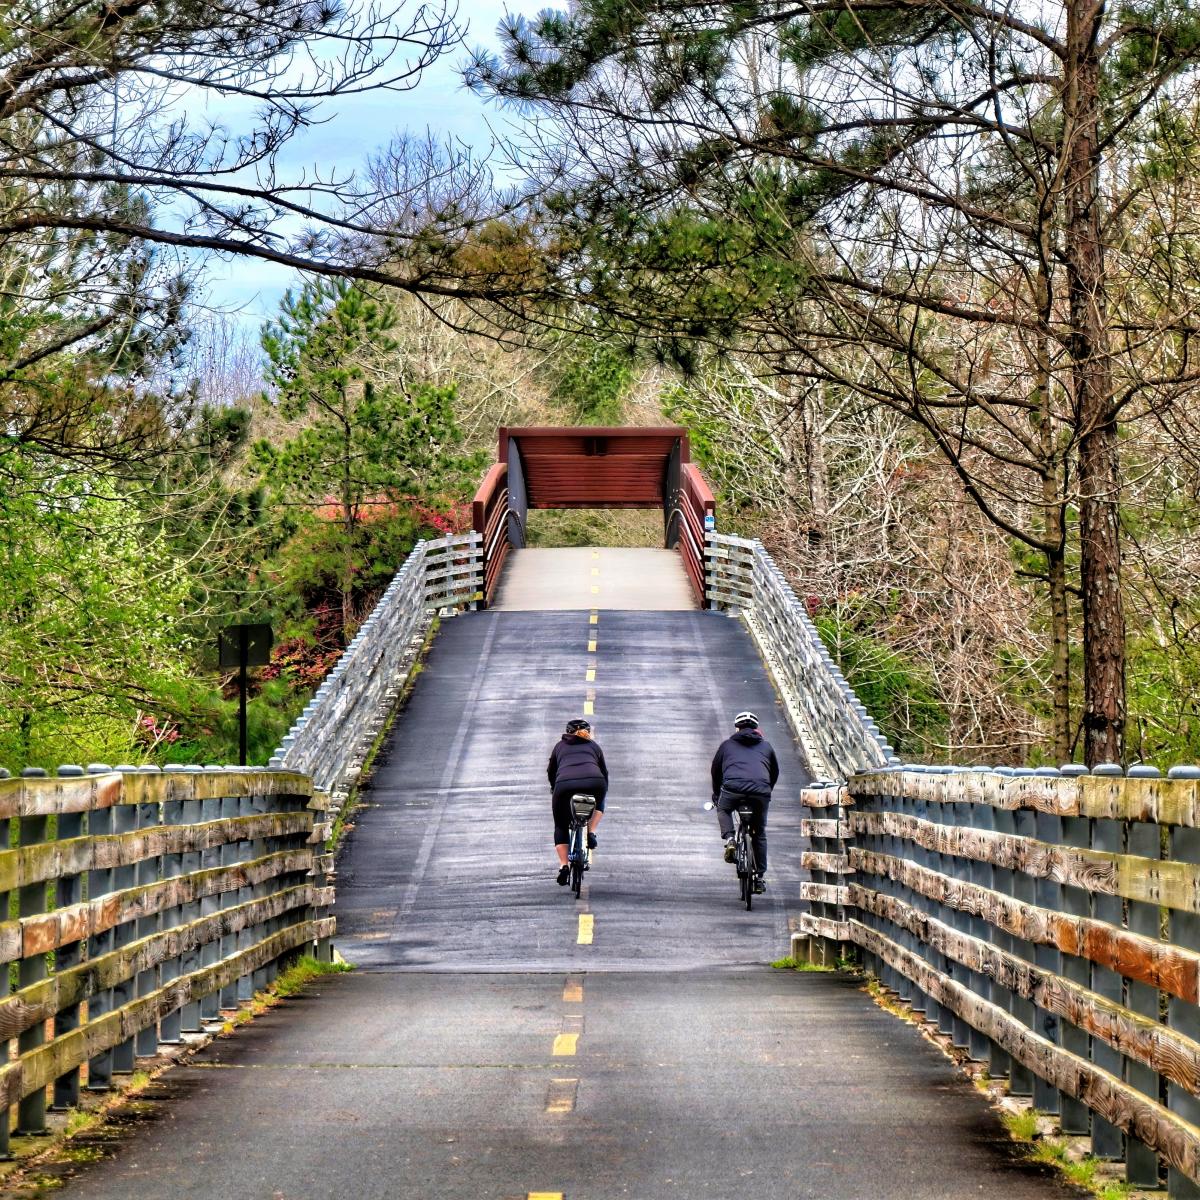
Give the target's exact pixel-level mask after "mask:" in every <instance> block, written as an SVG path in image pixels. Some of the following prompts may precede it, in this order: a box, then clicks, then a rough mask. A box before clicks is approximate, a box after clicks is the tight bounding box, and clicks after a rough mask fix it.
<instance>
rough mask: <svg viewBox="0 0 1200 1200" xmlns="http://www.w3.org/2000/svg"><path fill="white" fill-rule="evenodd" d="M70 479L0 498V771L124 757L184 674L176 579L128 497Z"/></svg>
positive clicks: (159, 540)
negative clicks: (146, 717)
mask: <svg viewBox="0 0 1200 1200" xmlns="http://www.w3.org/2000/svg"><path fill="white" fill-rule="evenodd" d="M14 465H15V459H12V458H10V463H9V466H10V469H11V468H12V467H13V466H14ZM78 482H79V481H77V480H75V479H72V478H63V479H61V480H60V481H58V482H56V483H54V484H47V483H45V482H38V484H37V486H36V488H35V489H34V490H30V491H22V490H21V489H20V488H19V487H18V488H17V489H15V490H8V491H6V492H4V493H2V494H0V664H2V665H0V763H4V764H5V765H10V764H11V765H12V766H17V767H20V766H25V765H39V766H41V765H49V766H55V765H57V764H58V763H60V762H79V761H87V760H88V759H94V758H97V757H103V756H109V755H114V756H115V755H118V754H121V752H122V751H128V750H129V749H130V748H131V743H133V744H136V743H135V733H136V729H137V724H138V720H139V718H140V717H141V716H142V715H143V714H144V713H145V712H147V711H152V710H153V709H154V708H155V707H156V706H157V704H158V702H159V699H160V697H161V695H162V692H163V690H164V688H165V687H167V686H169V685H170V684H171V683H172V682H175V681H178V680H179V679H180V678H182V675H183V665H182V657H183V655H184V654H185V653H186V651H187V649H188V641H187V637H186V632H185V629H184V625H183V621H182V619H181V613H182V611H183V608H184V603H185V598H186V596H187V592H188V584H187V579H186V577H185V572H184V571H183V569H182V567H181V565H180V564H179V563H178V562H176V561H175V560H174V559H173V557H172V556H171V554H170V553H169V550H168V547H167V546H166V543H165V540H164V539H163V537H162V536H161V535H159V534H155V533H153V532H148V531H147V530H146V528H145V526H144V525H143V523H142V521H141V520H140V519H139V515H138V513H137V511H136V509H135V507H134V506H133V505H132V504H131V503H130V502H129V501H128V500H127V499H126V498H125V497H122V496H119V495H118V496H113V497H108V496H102V495H90V496H89V495H81V494H80V488H79V486H78Z"/></svg>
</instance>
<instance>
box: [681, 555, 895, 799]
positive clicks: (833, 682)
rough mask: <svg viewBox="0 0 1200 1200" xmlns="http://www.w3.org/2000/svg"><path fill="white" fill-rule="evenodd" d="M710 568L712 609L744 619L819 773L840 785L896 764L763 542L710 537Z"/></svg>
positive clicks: (708, 588) (708, 586)
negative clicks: (861, 772)
mask: <svg viewBox="0 0 1200 1200" xmlns="http://www.w3.org/2000/svg"><path fill="white" fill-rule="evenodd" d="M705 563H706V567H707V572H706V588H705V590H706V594H707V596H708V601H709V604H710V606H711V607H712V608H718V609H725V610H726V611H729V612H732V613H736V614H739V615H741V616H742V618H743V619H744V620H745V622H746V624H747V626H748V627H749V629H750V632H751V634H752V635H753V637H754V640H755V641H756V642H757V643H758V649H759V653H760V654H761V655H762V658H763V661H764V662H765V663H766V665H767V667H768V669H769V670H770V672H771V674H772V676H773V677H774V679H775V684H776V687H778V689H779V692H780V695H781V696H782V698H783V701H784V707H785V709H786V710H787V713H788V718H789V720H790V721H791V724H792V727H793V731H794V732H795V734H796V737H797V738H798V740H799V741H800V744H801V745H802V746H803V747H804V752H805V757H806V758H807V759H808V763H809V766H810V767H811V769H812V771H813V772H814V774H816V775H819V776H824V777H826V778H828V779H831V780H837V781H839V782H840V781H842V780H844V779H846V778H848V777H849V776H850V775H853V774H854V773H856V772H858V771H864V770H872V769H874V768H877V767H882V766H884V765H885V764H887V763H898V762H899V759H897V758H896V757H895V756H894V755H893V754H892V748H891V747H890V746H889V745H888V743H887V741H886V740H885V738H884V737H883V734H882V733H881V732H880V729H879V726H878V725H876V724H875V722H874V721H873V720H872V719H871V717H870V714H869V713H868V712H867V710H866V708H865V707H864V705H863V704H862V703H861V701H860V700H859V699H858V697H857V696H856V695H855V694H854V689H853V688H851V686H850V685H849V683H847V682H846V679H845V677H844V676H843V675H842V673H841V671H840V670H839V669H838V667H837V664H836V663H835V662H834V661H833V657H832V656H831V655H830V653H829V651H828V650H827V649H826V647H825V644H824V643H823V642H822V641H821V635H820V633H819V632H818V631H817V627H816V625H814V624H813V621H812V619H811V618H810V617H809V615H808V611H807V609H806V608H805V607H804V604H803V603H802V602H801V600H800V598H799V597H798V596H797V595H796V593H795V592H794V591H793V590H792V587H791V585H790V584H789V583H788V582H787V580H786V579H785V578H784V576H783V572H782V571H781V570H780V569H779V567H778V566H777V565H776V563H775V561H774V559H772V558H771V556H770V555H769V554H768V553H767V551H766V550H765V549H764V547H763V544H762V543H761V542H759V541H751V540H750V539H748V538H739V537H733V536H731V535H729V534H724V533H714V532H709V533H708V534H707V536H706V539H705Z"/></svg>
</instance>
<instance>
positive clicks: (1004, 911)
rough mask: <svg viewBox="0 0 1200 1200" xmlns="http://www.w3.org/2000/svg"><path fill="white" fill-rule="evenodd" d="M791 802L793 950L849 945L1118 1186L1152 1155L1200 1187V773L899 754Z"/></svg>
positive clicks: (1140, 1174)
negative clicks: (796, 864) (895, 766)
mask: <svg viewBox="0 0 1200 1200" xmlns="http://www.w3.org/2000/svg"><path fill="white" fill-rule="evenodd" d="M1081 772H1082V773H1081ZM803 802H804V803H805V804H806V805H807V806H808V811H809V813H810V814H811V816H810V817H809V818H808V819H807V820H806V822H805V833H806V834H807V835H808V836H810V837H811V838H812V839H813V843H812V844H813V849H812V850H811V851H810V852H808V853H807V854H806V855H805V856H804V865H805V866H806V867H808V868H809V870H810V871H811V873H812V879H811V882H806V883H805V884H803V885H802V889H803V895H804V897H805V898H806V899H808V900H809V901H810V902H811V907H812V911H811V912H810V913H808V914H806V915H805V916H804V917H802V919H801V923H802V924H801V927H802V933H801V934H799V935H798V936H797V942H796V946H795V950H796V952H797V953H798V954H801V955H804V954H809V955H815V956H818V957H821V956H826V957H827V956H830V955H832V954H833V953H835V952H836V950H835V947H838V946H839V945H840V946H841V947H842V948H848V947H856V948H857V949H858V951H859V952H860V953H861V954H862V956H863V959H864V964H865V966H866V968H867V970H868V971H870V972H871V973H872V974H874V975H876V976H877V977H878V978H879V979H880V981H881V982H882V983H883V984H884V985H885V986H886V987H888V988H890V989H892V990H894V991H895V992H897V993H898V994H899V996H900V998H901V999H902V1000H905V1001H907V1002H908V1003H909V1004H910V1005H911V1006H912V1007H913V1008H914V1009H915V1010H917V1011H918V1012H922V1013H924V1014H925V1017H926V1019H927V1020H930V1021H936V1022H937V1023H938V1025H939V1027H940V1028H941V1030H942V1031H943V1032H944V1033H946V1034H949V1035H950V1036H951V1037H952V1038H953V1040H954V1042H955V1043H956V1044H957V1045H959V1046H962V1047H964V1048H965V1049H966V1050H967V1052H968V1053H969V1055H970V1056H971V1057H972V1058H974V1059H976V1060H979V1061H982V1062H986V1063H987V1064H988V1069H989V1071H990V1073H991V1074H992V1075H993V1076H994V1077H996V1076H1001V1075H1006V1076H1007V1077H1008V1079H1009V1087H1010V1091H1011V1092H1012V1093H1014V1094H1016V1095H1029V1096H1031V1097H1032V1101H1033V1103H1034V1105H1035V1107H1037V1108H1039V1109H1041V1110H1043V1111H1046V1112H1050V1113H1057V1114H1058V1115H1059V1119H1060V1121H1061V1124H1062V1128H1063V1130H1064V1131H1065V1132H1067V1133H1072V1134H1090V1135H1091V1138H1092V1143H1093V1150H1094V1152H1095V1153H1096V1154H1097V1155H1098V1156H1100V1157H1105V1158H1120V1157H1121V1156H1122V1155H1124V1158H1125V1163H1126V1173H1127V1177H1128V1180H1129V1182H1130V1183H1132V1184H1134V1185H1137V1186H1151V1187H1152V1186H1155V1185H1156V1184H1157V1181H1158V1177H1159V1159H1160V1158H1161V1160H1162V1161H1163V1163H1165V1164H1166V1166H1167V1167H1168V1168H1169V1170H1168V1192H1169V1195H1170V1196H1171V1197H1173V1198H1174V1197H1194V1196H1197V1195H1200V1186H1198V1185H1200V1007H1198V1005H1200V769H1197V768H1194V767H1188V768H1176V769H1175V770H1173V771H1172V772H1170V773H1169V777H1168V778H1166V779H1162V778H1159V777H1158V773H1157V772H1156V771H1154V770H1153V769H1151V768H1135V769H1134V770H1133V771H1131V773H1130V775H1129V776H1124V775H1122V773H1121V771H1120V768H1118V767H1098V768H1096V770H1095V771H1094V772H1093V773H1092V774H1088V773H1086V772H1085V771H1083V768H1064V770H1063V771H1062V772H1060V771H1057V770H1053V769H1043V770H1038V771H1032V770H1012V769H1007V770H990V769H982V768H981V769H978V770H974V771H971V770H954V769H952V768H925V769H913V768H906V769H904V770H892V771H885V772H878V773H872V774H863V775H859V776H857V777H855V778H854V779H852V780H851V781H850V783H849V786H848V787H847V788H838V787H828V788H821V789H812V790H809V791H806V792H805V793H804V796H803Z"/></svg>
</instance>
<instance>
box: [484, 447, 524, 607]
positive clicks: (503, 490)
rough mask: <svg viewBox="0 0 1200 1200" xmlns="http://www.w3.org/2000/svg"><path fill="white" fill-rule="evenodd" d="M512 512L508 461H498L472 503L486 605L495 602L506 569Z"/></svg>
mask: <svg viewBox="0 0 1200 1200" xmlns="http://www.w3.org/2000/svg"><path fill="white" fill-rule="evenodd" d="M523 492H524V481H522V493H523ZM510 515H511V514H510V509H509V504H508V464H507V463H496V464H494V465H493V466H492V467H490V468H489V469H488V473H487V474H486V475H485V476H484V477H483V482H482V483H481V484H480V485H479V490H478V491H477V492H476V493H475V499H474V500H473V501H472V503H471V518H472V524H473V525H474V527H475V532H476V533H477V534H478V535H479V538H480V544H481V545H482V547H483V602H484V604H491V602H492V597H493V596H494V595H495V594H496V585H497V584H498V583H499V582H500V572H501V571H502V570H504V560H505V559H506V558H507V557H508V552H509V550H510V549H511V548H512V542H511V539H510V538H509V524H510ZM523 536H524V531H523V530H522V537H523Z"/></svg>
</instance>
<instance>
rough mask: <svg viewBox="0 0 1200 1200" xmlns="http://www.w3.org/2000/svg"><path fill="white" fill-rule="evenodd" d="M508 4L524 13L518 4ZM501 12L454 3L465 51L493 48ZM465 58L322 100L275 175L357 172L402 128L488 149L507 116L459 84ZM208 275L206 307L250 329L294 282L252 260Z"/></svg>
mask: <svg viewBox="0 0 1200 1200" xmlns="http://www.w3.org/2000/svg"><path fill="white" fill-rule="evenodd" d="M508 7H509V8H510V9H511V10H513V11H518V12H519V11H521V9H522V5H521V4H520V3H514V4H510V5H509V6H508ZM505 10H506V6H505V4H504V3H503V2H502V0H460V3H459V6H458V19H459V23H460V24H462V25H466V26H467V35H466V44H467V46H469V47H472V48H474V47H476V46H487V47H492V48H494V47H495V45H496V37H495V31H496V26H497V25H498V23H499V21H500V19H501V17H502V16H503V15H504V13H505ZM530 10H532V6H530ZM403 18H404V12H403V11H402V12H401V20H403ZM465 58H466V52H465V51H464V50H463V49H462V48H459V49H456V50H452V51H450V52H448V53H447V54H444V55H443V56H442V57H441V58H440V59H439V60H438V61H437V62H436V63H435V64H434V65H433V66H432V67H431V68H430V69H429V70H428V71H426V72H425V74H424V75H423V76H422V78H421V82H420V83H419V84H418V86H417V87H415V88H414V89H412V90H411V91H408V92H401V93H395V92H368V93H366V94H364V95H360V96H347V97H344V98H342V99H339V100H332V101H327V102H326V105H325V107H324V108H323V109H322V115H323V116H324V117H326V118H328V120H327V121H326V123H325V124H322V125H318V126H315V127H313V128H310V129H308V130H305V131H303V132H302V133H300V134H298V135H297V136H296V137H295V138H293V140H292V141H291V143H289V145H288V146H287V147H286V148H285V149H284V151H283V152H282V153H281V155H280V157H279V166H280V172H281V174H282V173H283V172H287V173H289V174H296V175H298V174H299V173H300V172H302V171H304V170H306V169H307V170H309V171H310V172H311V168H312V167H313V165H314V164H315V165H317V166H319V167H320V168H321V170H322V173H323V174H327V173H329V171H330V169H331V168H337V169H338V170H339V172H341V173H344V172H347V171H350V170H356V169H358V168H359V167H360V166H361V165H362V164H363V163H364V162H365V161H366V159H367V158H368V157H369V156H370V155H371V153H372V152H374V151H375V150H377V149H379V148H380V147H382V146H385V145H387V143H388V142H389V141H390V140H391V139H392V137H393V135H394V134H397V133H400V132H403V131H406V130H407V131H408V132H411V133H414V134H422V135H423V134H424V133H425V131H426V130H429V131H431V132H432V133H433V134H434V136H435V137H436V138H437V139H439V140H441V139H444V138H450V137H453V138H457V139H459V140H461V141H462V142H464V143H465V144H467V145H469V146H471V147H472V148H474V149H476V150H479V151H481V152H482V151H484V150H486V148H487V147H488V146H490V145H491V143H492V140H493V135H492V132H491V129H490V128H489V123H491V124H492V125H494V126H496V127H497V128H502V127H503V125H504V122H505V117H504V116H503V114H501V113H499V112H497V110H496V109H495V108H493V107H490V106H488V105H487V104H485V103H484V101H482V100H481V99H480V98H479V97H477V96H475V95H472V94H471V93H470V92H468V91H467V90H466V88H465V87H464V86H463V83H462V77H461V68H462V66H463V62H464V60H465ZM206 274H207V279H208V288H207V294H208V298H209V300H210V302H211V303H212V304H213V305H215V306H216V307H219V308H221V309H225V310H235V311H234V315H235V316H236V317H237V319H238V320H239V322H241V323H245V324H247V325H250V326H253V327H254V328H257V327H258V325H259V324H261V322H262V321H263V319H264V318H266V317H270V316H274V315H275V312H276V310H277V308H278V304H279V299H280V297H281V296H282V295H283V292H284V290H285V289H286V288H288V287H294V286H295V285H296V282H297V277H296V275H295V274H294V273H293V272H291V271H289V270H286V269H284V268H282V267H276V266H273V265H272V264H270V263H261V262H255V261H253V260H251V259H240V260H235V261H231V262H221V261H218V260H210V261H209V263H208V269H207V273H206Z"/></svg>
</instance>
